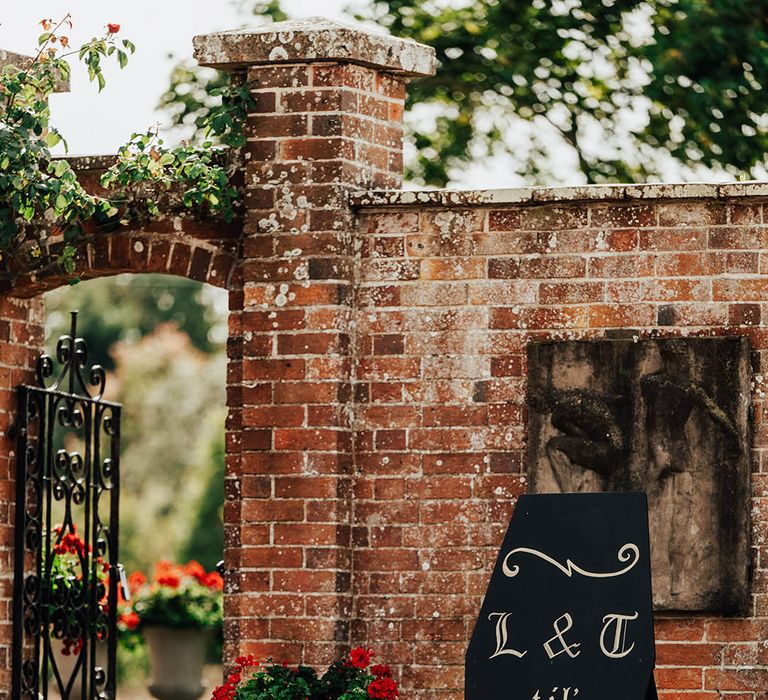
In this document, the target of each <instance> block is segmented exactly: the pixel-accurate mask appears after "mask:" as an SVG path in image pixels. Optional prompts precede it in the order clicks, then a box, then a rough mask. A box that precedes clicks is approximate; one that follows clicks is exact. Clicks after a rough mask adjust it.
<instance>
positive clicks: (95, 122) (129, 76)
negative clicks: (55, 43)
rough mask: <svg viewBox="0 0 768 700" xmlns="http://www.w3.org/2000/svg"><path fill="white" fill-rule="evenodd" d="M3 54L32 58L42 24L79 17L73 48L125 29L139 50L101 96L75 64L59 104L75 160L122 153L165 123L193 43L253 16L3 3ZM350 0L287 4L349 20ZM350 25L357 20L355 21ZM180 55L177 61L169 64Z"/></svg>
mask: <svg viewBox="0 0 768 700" xmlns="http://www.w3.org/2000/svg"><path fill="white" fill-rule="evenodd" d="M0 3H1V4H2V10H0V48H3V49H7V50H11V51H17V52H19V53H25V54H31V53H33V52H34V51H35V48H36V46H37V37H38V35H39V34H40V33H41V31H42V30H41V28H40V25H39V24H38V23H39V21H40V20H41V19H43V18H47V17H50V18H53V19H54V20H55V19H57V18H60V17H61V16H62V15H63V14H66V12H67V11H69V12H71V14H72V20H73V22H74V25H75V26H74V29H73V30H72V32H71V33H70V39H71V43H72V44H73V45H75V46H79V45H80V44H81V43H83V42H84V41H87V40H88V39H89V38H90V37H92V36H94V35H100V34H101V33H102V32H103V27H104V25H105V24H106V23H107V22H115V23H119V24H120V25H121V29H120V36H121V37H124V38H127V39H130V40H131V41H133V42H134V43H135V44H136V53H135V54H134V56H133V57H132V58H131V60H130V61H129V63H128V66H127V67H126V68H125V69H124V70H122V71H121V70H119V69H115V70H109V71H107V72H106V74H107V87H106V88H105V89H104V91H103V92H102V93H101V94H99V93H98V91H97V89H96V87H95V85H92V84H90V83H89V82H88V78H87V75H86V74H85V71H84V70H77V67H76V66H75V65H74V62H73V75H72V91H71V93H69V94H61V95H55V96H54V97H53V98H52V101H51V109H52V111H53V119H54V122H55V124H56V126H57V127H58V128H59V130H60V131H61V132H62V134H63V135H64V137H65V138H66V139H67V140H68V142H69V150H70V153H71V154H88V155H90V154H102V153H114V152H115V151H116V150H117V148H118V147H119V146H120V145H121V144H123V143H125V141H127V140H128V138H129V137H130V135H131V134H132V133H133V132H134V131H143V130H145V129H146V128H147V127H149V126H151V125H153V124H155V123H157V121H158V120H159V119H160V118H161V117H160V116H159V115H158V114H157V113H156V112H155V111H154V108H155V105H156V104H157V101H158V99H159V97H160V95H161V94H162V93H163V91H164V89H165V87H166V86H167V85H168V75H169V73H170V69H171V66H172V65H173V64H174V63H175V62H176V60H178V59H179V58H184V57H189V58H191V56H192V37H193V36H194V35H196V34H205V33H208V32H212V31H216V30H220V29H235V28H237V27H239V26H241V25H242V24H243V23H244V22H247V21H248V18H247V17H245V16H243V15H240V14H238V12H237V11H236V9H235V7H234V6H233V4H232V3H231V2H230V0H129V1H128V2H125V1H124V0H123V1H121V2H115V1H114V0H100V1H99V0H27V1H26V2H14V1H12V0H0ZM345 4H346V3H345V0H322V3H318V2H308V0H283V3H282V6H283V8H284V9H285V10H286V11H287V12H288V13H289V14H290V15H291V16H292V17H308V16H312V15H316V14H319V13H320V8H321V7H322V10H321V12H322V14H323V15H324V16H327V17H333V18H337V19H342V17H343V15H342V11H341V8H342V7H343V6H344V5H345ZM347 21H349V20H347ZM168 54H173V55H174V56H175V59H169V58H168Z"/></svg>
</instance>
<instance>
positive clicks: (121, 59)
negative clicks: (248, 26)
mask: <svg viewBox="0 0 768 700" xmlns="http://www.w3.org/2000/svg"><path fill="white" fill-rule="evenodd" d="M41 24H42V25H43V29H44V32H43V33H42V34H41V36H40V40H39V44H40V48H39V50H38V52H37V55H36V56H35V57H34V59H33V60H32V61H31V63H30V64H29V65H28V66H26V67H10V66H9V67H6V68H5V69H4V70H3V72H2V74H1V75H0V98H1V101H0V261H4V262H5V267H6V269H7V270H11V271H12V270H19V269H36V270H38V269H41V268H42V269H45V268H47V267H51V266H54V265H57V266H58V267H59V268H60V269H61V270H62V271H64V272H66V273H67V274H68V275H70V277H71V279H72V281H73V282H75V281H77V276H76V274H75V273H76V269H77V262H76V253H77V248H76V245H75V244H76V243H77V242H78V241H80V240H82V238H83V237H84V236H85V235H86V234H87V235H93V234H94V233H97V232H98V231H101V230H110V229H114V228H115V227H116V226H117V225H119V224H129V223H131V222H134V221H136V222H139V223H144V222H146V220H147V219H149V218H152V217H156V216H159V215H160V214H161V213H174V212H187V213H190V214H193V215H195V216H198V217H203V216H210V215H213V216H220V217H221V218H223V219H224V220H226V221H230V220H231V219H232V218H233V217H234V215H235V209H236V205H237V202H238V200H239V199H240V197H239V193H238V191H237V189H236V188H235V187H234V186H232V185H231V184H230V178H231V175H232V170H231V168H232V167H233V166H232V162H233V160H234V159H231V158H230V159H229V165H228V164H227V162H226V160H227V159H226V156H225V154H224V153H223V152H217V149H216V148H215V145H219V146H227V147H230V148H240V147H242V146H243V145H244V144H245V135H244V131H243V124H244V121H245V115H246V114H247V113H248V110H249V109H250V108H251V106H252V98H251V95H250V91H249V90H248V89H247V86H244V85H241V84H228V83H227V84H224V83H223V82H222V83H220V84H218V85H209V86H207V89H208V92H209V93H210V95H211V99H212V101H213V102H212V103H211V104H209V105H206V112H205V114H204V115H201V117H200V119H199V120H197V121H196V126H197V127H198V129H199V130H200V133H201V135H202V136H201V139H200V140H201V143H200V145H199V147H193V146H191V145H189V144H182V145H180V146H177V147H175V148H166V147H165V146H164V143H163V140H162V139H161V138H159V137H158V135H157V133H156V132H153V131H150V132H147V133H142V134H134V135H133V136H132V137H131V139H130V141H129V142H128V143H127V144H126V145H125V146H123V147H122V148H121V149H120V151H119V154H118V158H117V162H116V163H115V164H114V165H113V166H112V167H111V168H109V170H108V171H107V172H106V173H105V174H104V175H103V176H102V178H101V184H102V186H103V187H104V188H105V190H106V194H105V196H103V197H99V196H95V195H91V194H89V193H88V192H86V191H85V189H84V188H83V186H82V185H81V184H80V182H79V181H78V179H77V175H76V173H75V172H74V171H73V170H72V168H71V166H70V165H69V163H68V162H67V161H66V160H61V159H59V160H56V159H54V158H53V156H52V153H51V150H50V149H51V148H53V147H54V146H55V145H57V144H58V143H63V144H64V145H65V146H66V142H65V141H64V139H63V137H62V135H61V134H60V133H59V132H58V131H57V130H56V129H55V128H53V127H51V125H50V123H49V122H50V109H49V107H48V98H49V97H50V95H51V94H52V93H53V92H54V90H55V88H56V85H57V83H58V82H59V81H60V80H62V79H64V78H67V77H68V76H69V74H70V70H71V69H70V65H69V62H68V61H67V58H68V57H69V56H73V55H77V57H78V59H79V60H80V61H81V62H82V63H83V64H84V65H85V67H86V70H87V72H88V76H89V78H90V80H91V81H94V82H96V83H97V85H98V87H99V90H102V89H103V88H104V86H105V79H104V74H103V70H102V67H103V61H104V60H105V59H113V60H115V61H116V62H117V64H118V65H119V66H120V67H121V68H124V67H125V66H126V64H127V62H128V56H129V54H131V53H133V52H134V51H135V47H134V45H133V44H132V43H131V42H130V41H129V40H127V39H123V40H120V41H118V40H117V38H116V36H115V35H116V34H117V32H118V31H119V30H120V26H119V25H113V24H110V25H107V27H106V33H105V35H104V36H103V37H94V38H93V39H91V40H90V41H89V42H87V43H85V44H83V45H82V46H81V47H80V49H79V50H76V51H71V52H65V53H59V47H61V48H66V47H67V46H68V45H69V38H68V37H67V36H66V35H64V34H63V33H62V29H63V28H64V27H70V28H71V26H72V23H71V21H70V19H69V15H67V16H66V17H65V18H64V19H63V20H62V21H61V22H59V23H58V24H56V25H55V26H53V23H52V22H51V21H50V20H43V22H42V23H41ZM214 102H215V104H214Z"/></svg>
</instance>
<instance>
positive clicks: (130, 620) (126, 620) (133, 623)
mask: <svg viewBox="0 0 768 700" xmlns="http://www.w3.org/2000/svg"><path fill="white" fill-rule="evenodd" d="M120 622H122V623H123V624H124V625H125V626H126V627H127V628H128V629H129V630H135V629H136V628H137V627H138V626H139V622H141V620H140V619H139V616H138V615H137V614H136V613H135V612H129V613H123V614H122V615H120Z"/></svg>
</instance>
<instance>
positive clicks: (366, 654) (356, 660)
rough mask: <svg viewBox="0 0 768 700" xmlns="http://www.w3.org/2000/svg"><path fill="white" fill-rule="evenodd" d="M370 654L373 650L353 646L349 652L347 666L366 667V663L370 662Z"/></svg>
mask: <svg viewBox="0 0 768 700" xmlns="http://www.w3.org/2000/svg"><path fill="white" fill-rule="evenodd" d="M372 656H373V651H371V650H370V649H364V648H363V647H355V648H354V649H352V651H350V652H349V660H348V661H347V666H352V667H353V668H368V665H369V664H370V663H371V657H372Z"/></svg>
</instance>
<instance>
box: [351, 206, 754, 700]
mask: <svg viewBox="0 0 768 700" xmlns="http://www.w3.org/2000/svg"><path fill="white" fill-rule="evenodd" d="M745 218H747V219H748V221H745ZM762 221H763V219H762V204H761V203H760V202H759V201H750V202H749V203H748V205H745V204H744V203H743V202H741V201H738V200H734V201H730V202H729V201H720V200H718V201H704V202H699V201H674V202H670V201H653V202H648V203H643V204H642V205H625V204H621V203H619V202H611V203H605V202H601V203H594V204H589V203H583V202H578V201H575V202H571V203H568V202H563V203H557V204H555V203H553V204H547V205H537V206H529V205H525V206H522V205H519V206H515V205H512V204H510V205H507V206H503V207H502V206H499V207H495V208H487V207H468V208H460V207H454V208H439V207H426V206H419V205H418V204H415V205H411V206H407V207H405V206H400V207H389V208H386V207H378V208H376V207H362V208H361V209H360V211H359V216H358V229H357V231H358V237H359V238H360V240H361V244H360V249H361V254H360V263H359V270H360V276H359V278H358V279H357V282H356V284H357V287H358V292H357V298H358V300H359V304H358V306H357V307H356V309H355V319H356V324H355V327H356V331H357V332H356V335H355V338H354V354H355V359H356V363H355V368H356V371H355V375H354V378H353V385H354V395H355V397H356V399H357V403H356V405H355V445H356V453H355V466H356V473H357V478H356V479H355V482H354V493H355V498H354V501H353V516H352V524H353V539H354V544H355V548H354V552H353V569H354V573H353V583H354V590H355V606H354V610H355V618H354V621H353V629H354V632H355V635H356V637H355V638H356V639H357V640H360V641H365V642H367V643H369V644H372V645H375V646H376V647H377V648H381V649H382V650H383V651H384V654H385V655H386V656H387V657H388V658H389V659H390V660H393V661H396V663H398V664H399V665H400V668H401V671H402V681H403V687H404V690H405V694H406V695H407V696H408V697H419V698H438V697H439V698H451V699H454V698H455V699H456V700H458V698H461V697H462V692H461V683H462V672H461V671H462V663H463V654H464V650H465V647H466V643H467V640H468V638H469V635H470V634H471V631H472V627H473V624H474V620H475V617H476V615H477V612H478V610H479V609H480V603H481V599H482V595H483V593H484V591H485V586H486V583H487V578H488V576H489V574H490V570H491V568H492V566H493V563H494V561H495V557H496V553H497V550H498V547H499V546H500V543H501V540H502V536H503V532H504V530H505V528H506V525H507V523H508V519H509V517H510V514H511V512H512V509H513V508H514V504H515V499H516V497H517V496H518V495H519V494H521V493H522V492H524V491H525V490H526V488H527V484H526V475H525V467H524V464H525V454H524V452H525V439H526V435H525V432H526V427H525V425H526V424H525V421H526V411H525V404H524V397H525V383H526V381H525V377H526V366H525V365H526V354H525V346H526V344H527V343H528V342H530V341H531V340H541V339H550V338H551V339H561V340H568V339H577V338H599V337H603V336H604V335H606V334H610V333H613V332H615V331H617V330H621V331H622V332H627V331H628V330H631V332H632V333H634V334H636V335H638V336H657V335H714V334H726V333H727V334H734V335H746V336H748V337H749V338H750V339H751V342H752V347H753V349H754V363H755V382H754V392H753V401H754V409H755V422H754V446H755V447H754V453H753V455H754V460H753V463H754V473H753V508H752V514H753V529H754V534H753V565H754V589H753V604H752V608H751V615H750V617H748V618H744V619H725V618H716V617H709V618H708V617H695V618H687V617H686V618H683V617H676V616H669V615H663V614H660V615H659V616H658V620H657V633H658V671H657V675H656V678H657V683H658V686H659V688H660V691H661V696H662V697H663V698H666V699H671V698H676V699H680V700H683V699H685V700H691V698H697V699H700V698H711V699H712V700H715V699H716V698H736V697H738V698H750V699H753V700H757V698H765V697H766V696H765V689H766V687H768V685H767V683H768V680H767V678H768V675H767V674H768V655H766V653H765V649H764V648H763V646H764V645H763V641H764V639H765V637H766V633H767V632H768V605H767V604H766V600H768V597H767V596H766V594H767V593H768V591H766V588H765V586H766V580H767V579H766V569H765V566H766V564H765V547H764V544H765V543H764V539H765V533H766V532H768V518H767V517H766V512H767V511H766V507H765V495H766V484H767V483H768V482H766V480H765V478H764V476H763V472H764V471H765V465H764V461H765V458H764V456H763V453H764V451H765V445H766V444H768V441H767V440H766V434H765V429H764V427H763V424H762V423H763V422H762V416H763V413H764V390H763V388H762V382H763V376H762V375H763V373H764V371H765V370H764V358H765V357H768V355H766V351H768V334H766V330H765V328H764V326H763V323H764V321H763V319H764V316H763V314H762V311H763V306H764V305H765V299H766V293H767V292H768V285H766V281H765V277H764V269H763V268H764V266H765V263H764V261H763V258H765V256H766V254H767V253H766V250H765V247H764V246H765V243H766V240H767V239H766V238H765V236H766V234H767V233H768V226H765V225H764V224H763V223H762ZM746 536H748V533H745V537H746Z"/></svg>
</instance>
